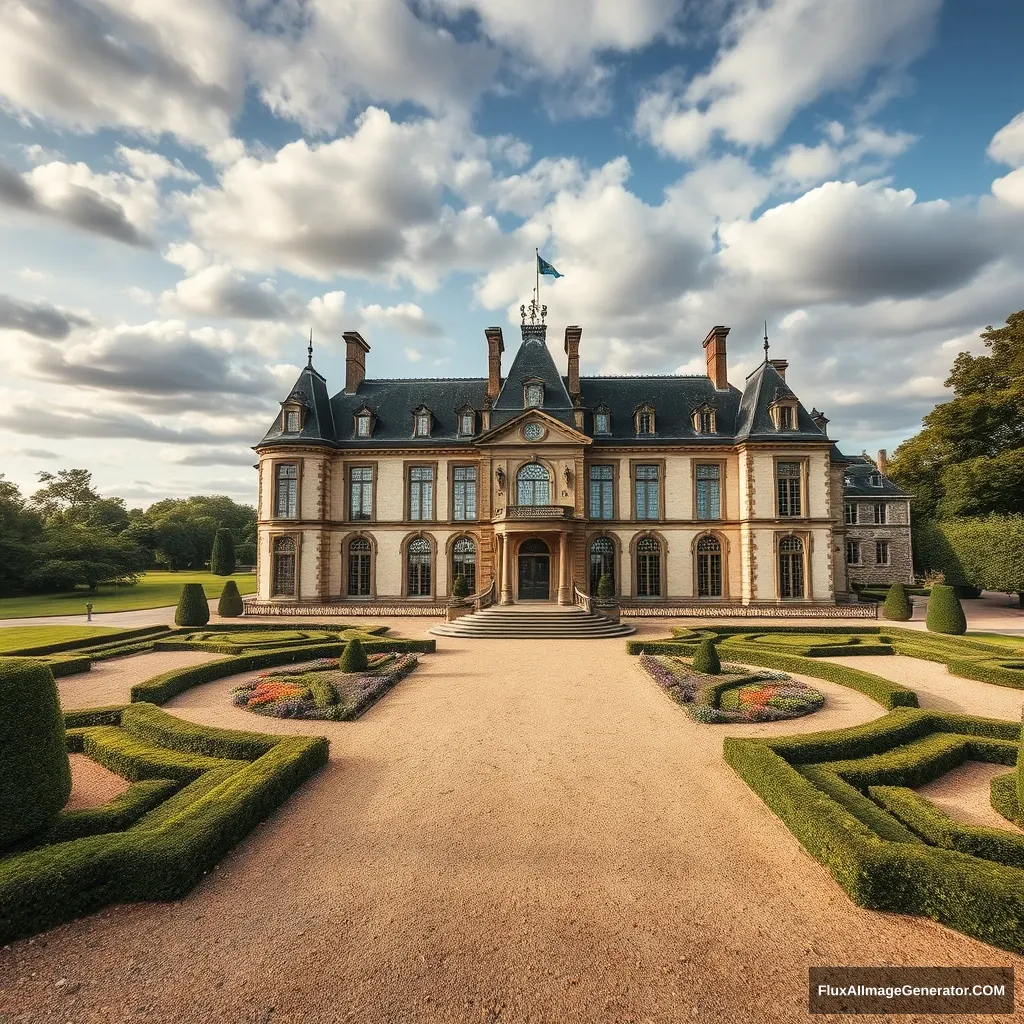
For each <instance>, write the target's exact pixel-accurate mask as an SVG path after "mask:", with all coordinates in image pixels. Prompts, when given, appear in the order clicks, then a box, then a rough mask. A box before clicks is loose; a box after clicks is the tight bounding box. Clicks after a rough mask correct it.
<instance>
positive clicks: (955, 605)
mask: <svg viewBox="0 0 1024 1024" xmlns="http://www.w3.org/2000/svg"><path fill="white" fill-rule="evenodd" d="M925 624H926V625H927V627H928V629H929V630H930V631H931V632H932V633H951V634H954V635H957V636H958V635H959V634H961V633H966V632H967V617H966V616H965V615H964V609H963V606H962V605H961V604H960V598H958V597H957V596H956V589H955V588H954V587H948V586H946V585H945V584H941V585H937V586H934V587H932V592H931V595H930V596H929V598H928V615H927V618H926V623H925Z"/></svg>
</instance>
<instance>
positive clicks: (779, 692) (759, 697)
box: [640, 654, 825, 725]
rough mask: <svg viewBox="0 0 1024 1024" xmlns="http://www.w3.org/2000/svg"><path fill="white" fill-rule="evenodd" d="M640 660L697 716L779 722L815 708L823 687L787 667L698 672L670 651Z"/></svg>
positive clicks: (737, 667) (696, 718)
mask: <svg viewBox="0 0 1024 1024" xmlns="http://www.w3.org/2000/svg"><path fill="white" fill-rule="evenodd" d="M640 666H641V668H643V669H644V671H645V672H647V673H648V675H650V676H651V677H652V678H653V679H654V681H655V682H656V683H657V684H658V685H659V686H660V687H662V689H664V690H665V691H666V692H667V693H668V694H669V696H670V697H671V698H672V699H673V700H675V701H676V702H677V703H679V704H681V705H682V706H683V707H684V708H685V709H686V711H687V713H688V714H689V715H690V717H691V718H692V719H693V720H694V721H696V722H702V723H704V724H707V725H715V724H720V723H723V722H781V721H785V720H787V719H790V718H799V717H801V716H802V715H809V714H811V713H812V712H814V711H817V710H818V709H819V708H820V707H821V706H822V705H823V704H824V703H825V696H824V694H822V693H821V692H820V691H818V690H815V689H812V688H811V687H810V686H806V685H805V684H804V683H801V682H798V681H797V680H795V679H793V678H791V677H790V676H788V675H787V674H786V673H785V672H777V671H774V670H772V669H759V670H757V671H754V672H751V671H749V670H748V669H746V668H744V667H743V666H741V665H723V666H722V672H721V674H720V675H715V676H711V675H704V674H702V673H700V672H694V670H693V668H692V666H691V665H690V664H689V662H687V661H684V660H683V659H682V658H677V657H673V656H671V655H665V654H662V655H652V654H643V655H641V657H640Z"/></svg>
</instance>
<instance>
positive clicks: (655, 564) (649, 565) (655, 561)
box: [636, 537, 661, 597]
mask: <svg viewBox="0 0 1024 1024" xmlns="http://www.w3.org/2000/svg"><path fill="white" fill-rule="evenodd" d="M636 596H637V597H661V545H660V544H659V543H658V541H657V539H656V538H654V537H642V538H641V539H640V540H639V541H637V545H636Z"/></svg>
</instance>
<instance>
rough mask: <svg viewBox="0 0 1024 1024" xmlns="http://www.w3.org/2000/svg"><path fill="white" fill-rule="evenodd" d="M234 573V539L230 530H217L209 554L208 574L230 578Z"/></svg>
mask: <svg viewBox="0 0 1024 1024" xmlns="http://www.w3.org/2000/svg"><path fill="white" fill-rule="evenodd" d="M234 571H235V538H234V537H232V536H231V531H230V530H225V529H223V528H221V529H219V530H218V531H217V533H216V535H215V536H214V538H213V550H212V551H211V552H210V572H212V573H213V574H214V576H230V575H231V574H232V573H233V572H234Z"/></svg>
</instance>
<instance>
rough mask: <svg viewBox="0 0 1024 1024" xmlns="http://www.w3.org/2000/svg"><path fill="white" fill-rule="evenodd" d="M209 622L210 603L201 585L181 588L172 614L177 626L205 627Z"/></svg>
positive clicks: (188, 585) (193, 584) (192, 584)
mask: <svg viewBox="0 0 1024 1024" xmlns="http://www.w3.org/2000/svg"><path fill="white" fill-rule="evenodd" d="M209 621H210V603H209V601H208V600H207V599H206V591H205V590H203V585H202V583H186V584H185V585H184V586H183V587H182V588H181V597H179V598H178V607H177V608H176V609H175V612H174V623H175V625H177V626H205V625H206V624H207V623H208V622H209Z"/></svg>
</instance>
